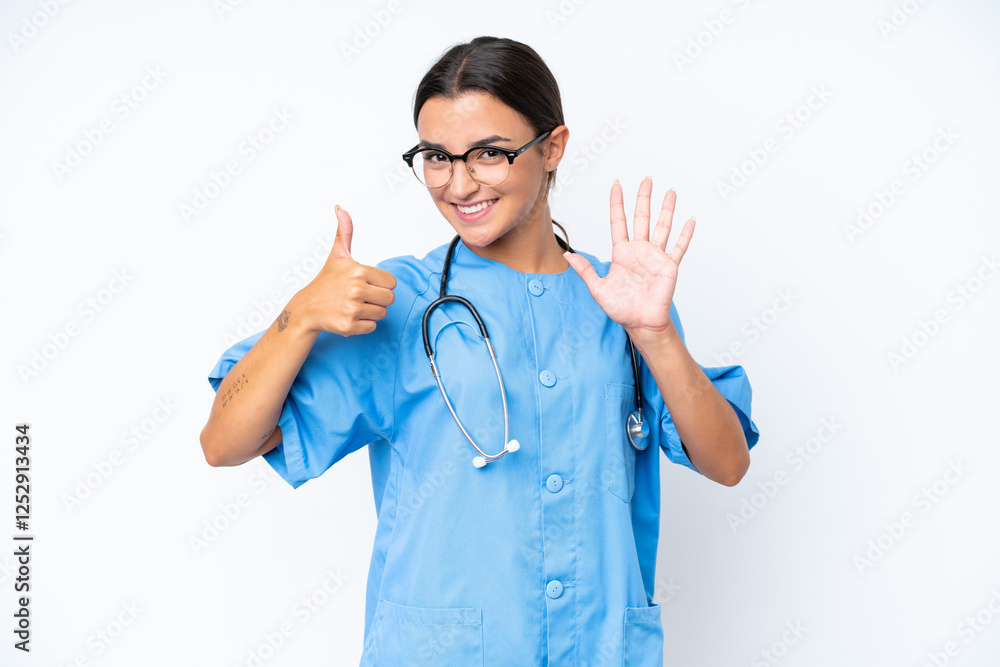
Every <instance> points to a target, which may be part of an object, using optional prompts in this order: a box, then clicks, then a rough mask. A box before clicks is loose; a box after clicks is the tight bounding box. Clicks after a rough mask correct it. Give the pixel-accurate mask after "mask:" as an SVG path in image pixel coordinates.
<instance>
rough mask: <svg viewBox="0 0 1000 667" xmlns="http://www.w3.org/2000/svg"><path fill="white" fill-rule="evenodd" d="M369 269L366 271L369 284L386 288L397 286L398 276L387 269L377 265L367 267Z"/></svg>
mask: <svg viewBox="0 0 1000 667" xmlns="http://www.w3.org/2000/svg"><path fill="white" fill-rule="evenodd" d="M365 268H366V269H367V271H366V272H365V280H367V281H368V284H369V285H374V286H375V287H385V288H386V289H395V288H396V276H394V275H392V274H391V273H389V272H388V271H386V270H385V269H380V268H378V267H376V266H367V267H365Z"/></svg>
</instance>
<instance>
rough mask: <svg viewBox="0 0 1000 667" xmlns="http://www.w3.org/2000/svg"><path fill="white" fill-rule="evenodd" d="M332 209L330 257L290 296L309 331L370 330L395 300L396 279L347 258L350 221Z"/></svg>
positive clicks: (341, 211)
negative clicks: (334, 227)
mask: <svg viewBox="0 0 1000 667" xmlns="http://www.w3.org/2000/svg"><path fill="white" fill-rule="evenodd" d="M336 211H337V212H336V215H337V235H336V237H335V238H334V240H333V247H332V248H331V249H330V256H329V257H327V258H326V263H324V264H323V268H321V269H320V271H319V273H318V274H317V275H316V277H315V278H313V279H312V281H311V282H310V283H309V284H308V285H306V286H305V287H303V288H302V289H301V290H299V291H298V292H297V293H296V294H295V296H293V297H292V298H293V299H294V300H295V302H296V310H297V311H298V312H299V317H301V318H302V321H303V323H304V326H305V327H306V328H307V329H308V330H309V331H316V332H319V331H329V332H331V333H337V334H340V335H342V336H352V335H357V334H366V333H371V332H372V331H374V330H375V324H376V322H377V321H378V320H380V319H382V318H383V317H385V315H386V313H387V312H388V309H387V306H389V305H390V304H392V302H393V301H394V300H395V295H394V294H393V291H392V290H393V289H395V287H396V278H395V276H393V275H392V274H391V273H389V272H388V271H385V270H383V269H377V268H375V267H373V266H366V265H364V264H361V263H359V262H356V261H355V260H354V258H353V257H351V237H352V235H353V234H354V224H353V222H351V216H350V215H349V214H348V213H347V211H346V210H344V209H342V208H340V206H337V209H336Z"/></svg>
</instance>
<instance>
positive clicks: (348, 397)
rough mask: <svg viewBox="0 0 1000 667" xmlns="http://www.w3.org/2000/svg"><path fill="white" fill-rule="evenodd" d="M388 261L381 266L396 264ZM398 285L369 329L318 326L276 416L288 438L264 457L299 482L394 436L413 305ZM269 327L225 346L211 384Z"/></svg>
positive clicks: (215, 384) (287, 477) (290, 479)
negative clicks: (404, 339) (402, 350)
mask: <svg viewBox="0 0 1000 667" xmlns="http://www.w3.org/2000/svg"><path fill="white" fill-rule="evenodd" d="M383 264H384V263H382V264H379V265H378V268H385V269H386V270H390V269H389V268H388V267H387V266H383ZM390 272H391V273H393V274H394V275H395V272H394V271H392V270H390ZM399 288H400V281H399V277H398V276H397V289H396V290H394V292H395V297H396V298H395V300H394V301H393V303H392V304H391V305H390V306H389V307H388V309H387V310H388V313H387V315H386V317H384V318H382V319H380V320H378V322H377V324H376V326H375V330H374V331H372V332H371V333H367V334H359V335H353V336H341V335H340V334H335V333H330V332H327V331H323V332H320V334H319V335H318V336H317V338H316V341H315V342H314V343H313V346H312V349H311V350H310V351H309V355H308V356H307V357H306V359H305V361H304V362H303V364H302V367H301V368H300V370H299V372H298V375H297V376H296V377H295V379H294V380H293V381H292V385H291V387H290V388H289V391H288V396H287V397H286V398H285V401H284V404H283V405H282V408H281V416H280V417H279V419H278V426H279V427H281V438H282V441H281V443H279V444H278V445H277V446H276V447H274V448H273V449H271V450H270V451H268V452H265V453H264V455H263V457H264V460H265V461H267V463H268V464H269V465H270V466H271V467H272V468H274V470H275V472H277V473H278V474H279V475H280V476H281V477H282V478H283V479H284V480H285V481H286V482H288V483H289V484H290V485H291V486H292V488H293V489H294V488H298V487H299V486H301V485H302V484H303V483H305V482H306V481H308V480H310V479H313V478H315V477H319V476H320V475H321V474H323V473H324V472H326V470H328V469H329V468H330V466H332V465H333V464H334V463H336V462H337V461H340V460H341V459H342V458H344V457H345V456H347V455H348V454H350V453H352V452H355V451H357V450H358V449H360V448H362V447H364V446H365V445H367V444H369V443H371V442H374V441H376V440H379V439H386V440H391V437H392V431H393V428H394V418H393V398H394V390H395V384H396V373H397V370H398V364H397V356H398V351H399V338H400V336H399V329H400V327H399V325H398V322H400V321H402V320H403V319H404V317H405V313H402V315H401V314H400V311H402V310H407V309H408V307H409V305H410V302H409V301H408V302H407V303H406V304H402V303H400V299H399V297H400V294H399V292H400V291H401V290H400V289H399ZM403 291H405V290H403ZM264 333H265V332H264V331H260V332H258V333H256V334H254V335H252V336H249V337H247V338H244V339H243V340H240V341H238V342H237V343H235V344H233V345H232V346H231V347H230V348H229V349H228V350H226V351H225V352H224V353H223V354H222V356H221V357H220V359H219V361H218V362H217V363H216V364H215V368H213V369H212V371H211V373H209V376H208V381H209V383H211V385H212V389H214V390H215V391H218V390H219V385H220V384H221V382H222V379H223V378H224V377H225V376H226V374H227V373H228V372H229V370H230V369H231V368H232V367H233V366H234V365H236V363H237V362H238V361H239V360H240V359H242V358H243V355H245V354H246V353H247V351H248V350H250V348H252V347H253V345H254V344H255V343H257V341H258V340H260V338H261V337H262V336H263V335H264Z"/></svg>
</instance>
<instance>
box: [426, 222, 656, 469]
mask: <svg viewBox="0 0 1000 667" xmlns="http://www.w3.org/2000/svg"><path fill="white" fill-rule="evenodd" d="M553 224H555V225H557V226H558V227H559V229H562V231H563V234H564V235H565V234H566V230H565V229H563V227H562V225H560V224H559V223H557V222H555V221H553ZM460 238H461V236H460V235H458V234H456V235H455V238H454V239H452V241H451V245H449V246H448V253H447V254H446V255H445V260H444V268H443V269H442V271H441V295H440V297H439V298H438V299H437V300H435V301H434V302H433V303H431V305H429V306H427V310H425V311H424V320H423V334H424V350H425V351H426V352H427V358H428V359H430V362H431V372H432V373H434V379H435V380H436V381H437V386H438V389H440V390H441V395H442V396H443V397H444V402H445V404H446V405H447V406H448V410H449V411H450V412H451V416H452V417H454V418H455V423H456V424H458V428H460V429H462V433H464V434H465V437H466V438H468V439H469V442H471V443H472V446H473V447H475V448H476V451H477V452H479V453H480V454H481V455H482V456H476V457H474V458H473V459H472V465H474V466H476V467H477V468H482V467H483V466H485V465H486V464H487V463H490V462H492V461H496V460H497V459H499V458H500V457H501V456H503V455H504V454H506V453H508V452H516V451H517V450H518V449H520V448H521V443H519V442H518V441H517V440H514V439H511V440H508V436H509V430H508V418H507V394H506V393H505V392H504V389H503V378H502V377H501V376H500V367H499V366H498V365H497V355H496V353H495V352H494V351H493V344H492V343H490V336H489V334H488V333H487V332H486V325H485V324H484V323H483V319H482V318H481V317H480V316H479V313H478V312H477V311H476V307H475V306H473V305H472V303H471V302H470V301H469V300H468V299H465V298H463V297H460V296H458V295H457V294H448V293H447V287H448V273H449V272H450V270H451V256H452V254H453V253H454V251H455V246H456V245H457V244H458V241H459V239H460ZM566 238H567V240H566V241H563V240H562V239H561V238H559V236H558V235H556V241H558V242H559V245H560V246H561V247H562V248H563V249H564V250H569V251H570V252H573V253H575V252H576V251H575V250H573V249H572V248H570V247H569V237H568V236H567V237H566ZM449 301H455V302H457V303H460V304H462V305H463V306H465V307H466V308H468V309H469V312H470V313H472V316H473V317H474V318H476V323H477V324H478V325H479V331H480V336H479V337H480V338H482V339H483V341H484V342H485V343H486V348H487V349H488V350H489V352H490V358H491V359H492V360H493V368H494V369H496V372H497V382H498V383H499V384H500V398H501V399H502V400H503V441H504V447H503V451H502V452H500V453H499V454H487V453H486V452H484V451H483V450H482V449H480V448H479V445H477V444H476V441H475V440H473V439H472V436H470V435H469V433H468V431H466V430H465V427H464V426H462V422H461V420H459V418H458V415H457V414H455V409H454V408H453V407H452V405H451V401H450V400H448V394H447V392H445V390H444V385H443V384H441V374H440V373H439V372H438V369H437V365H436V364H435V363H434V350H432V349H431V343H430V337H429V335H428V333H427V325H428V323H429V322H430V318H431V313H432V312H433V311H434V309H435V308H437V307H438V306H440V305H441V304H443V303H447V302H449ZM452 323H456V324H457V323H459V322H450V323H449V324H452ZM461 324H468V323H467V322H461ZM445 326H447V325H445ZM442 328H443V327H442ZM438 333H439V334H440V333H441V331H440V329H439V330H438ZM625 338H626V339H627V340H628V348H629V352H630V353H631V357H632V374H633V375H634V376H635V410H634V411H633V412H632V413H631V414H630V415H629V416H628V419H627V420H626V423H625V432H626V433H627V434H628V439H629V442H631V443H632V446H633V447H635V448H636V449H640V450H642V449H646V446H647V445H648V444H649V441H648V437H649V426H648V425H647V424H646V422H644V421H643V420H642V380H641V378H640V375H639V360H638V359H637V357H636V353H635V346H634V345H633V344H632V338H631V337H630V336H629V335H628V334H627V333H626V334H625ZM435 340H436V337H435Z"/></svg>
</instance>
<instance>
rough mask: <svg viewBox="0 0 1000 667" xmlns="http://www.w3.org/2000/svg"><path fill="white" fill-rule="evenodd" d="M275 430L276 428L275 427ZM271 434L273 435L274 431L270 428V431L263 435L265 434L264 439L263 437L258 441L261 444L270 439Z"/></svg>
mask: <svg viewBox="0 0 1000 667" xmlns="http://www.w3.org/2000/svg"><path fill="white" fill-rule="evenodd" d="M275 428H277V427H275ZM272 433H274V429H273V428H272V429H271V430H270V431H268V432H267V433H265V434H264V437H263V438H261V439H260V441H261V442H264V441H265V440H267V439H268V438H270V437H271V434H272Z"/></svg>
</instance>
